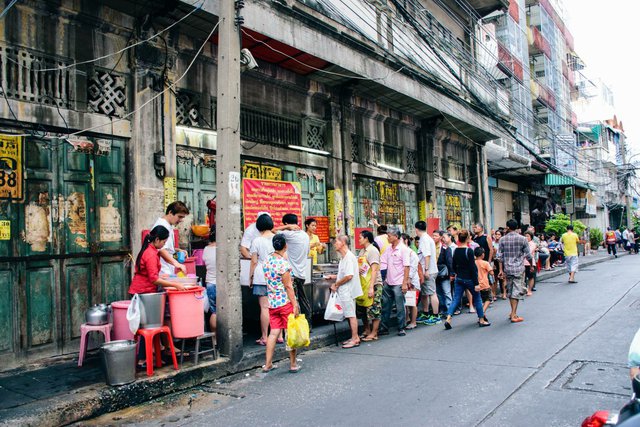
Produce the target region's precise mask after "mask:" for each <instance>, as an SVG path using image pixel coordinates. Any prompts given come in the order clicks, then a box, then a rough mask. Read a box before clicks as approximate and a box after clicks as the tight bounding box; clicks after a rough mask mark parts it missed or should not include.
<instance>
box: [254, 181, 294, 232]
mask: <svg viewBox="0 0 640 427" xmlns="http://www.w3.org/2000/svg"><path fill="white" fill-rule="evenodd" d="M242 211H243V215H244V227H245V228H247V227H248V226H249V224H252V223H254V222H256V219H257V218H258V212H269V214H270V215H271V218H273V223H274V225H275V226H276V227H278V226H280V225H282V217H283V216H284V215H285V214H288V213H292V214H296V215H298V218H299V220H300V221H301V220H302V190H301V188H300V183H299V182H288V181H270V180H264V179H243V180H242Z"/></svg>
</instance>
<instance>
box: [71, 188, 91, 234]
mask: <svg viewBox="0 0 640 427" xmlns="http://www.w3.org/2000/svg"><path fill="white" fill-rule="evenodd" d="M66 208H67V209H66V210H67V219H68V222H67V225H68V226H69V230H70V231H71V232H72V233H73V234H85V235H86V234H87V220H86V217H87V209H86V208H87V205H86V201H85V197H84V193H79V192H77V191H76V192H73V193H71V194H70V195H69V197H68V198H67V206H66Z"/></svg>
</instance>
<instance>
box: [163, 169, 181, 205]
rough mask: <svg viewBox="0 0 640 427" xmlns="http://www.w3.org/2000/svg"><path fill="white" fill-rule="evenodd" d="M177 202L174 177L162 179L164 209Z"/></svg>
mask: <svg viewBox="0 0 640 427" xmlns="http://www.w3.org/2000/svg"><path fill="white" fill-rule="evenodd" d="M176 200H178V187H177V184H176V179H175V178H174V177H170V176H165V177H164V208H165V209H166V208H167V206H169V205H170V204H171V203H173V202H175V201H176Z"/></svg>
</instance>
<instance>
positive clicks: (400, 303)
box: [382, 283, 406, 330]
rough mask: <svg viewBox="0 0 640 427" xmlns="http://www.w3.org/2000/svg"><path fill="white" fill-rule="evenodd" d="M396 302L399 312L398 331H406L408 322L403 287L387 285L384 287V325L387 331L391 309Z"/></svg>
mask: <svg viewBox="0 0 640 427" xmlns="http://www.w3.org/2000/svg"><path fill="white" fill-rule="evenodd" d="M394 302H395V304H396V310H397V312H398V313H397V315H398V330H401V329H404V327H405V321H406V319H405V316H406V315H405V309H404V294H403V293H402V286H400V285H398V286H390V285H387V284H386V283H385V284H384V285H383V287H382V324H383V325H384V326H385V327H386V328H387V329H389V318H390V317H391V307H393V303H394Z"/></svg>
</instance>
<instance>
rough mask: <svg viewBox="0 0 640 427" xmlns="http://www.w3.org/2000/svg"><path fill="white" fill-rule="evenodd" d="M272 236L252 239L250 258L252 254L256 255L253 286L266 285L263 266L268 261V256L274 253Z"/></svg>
mask: <svg viewBox="0 0 640 427" xmlns="http://www.w3.org/2000/svg"><path fill="white" fill-rule="evenodd" d="M272 239H273V236H269V237H264V236H258V237H257V238H255V239H253V242H251V248H250V249H249V252H251V256H253V254H258V265H256V269H255V270H254V271H253V284H254V285H266V284H267V280H266V279H265V277H264V268H263V265H264V263H265V262H266V261H267V259H269V255H271V254H272V253H274V252H275V249H273V240H272Z"/></svg>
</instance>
